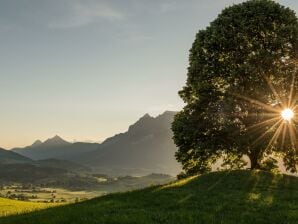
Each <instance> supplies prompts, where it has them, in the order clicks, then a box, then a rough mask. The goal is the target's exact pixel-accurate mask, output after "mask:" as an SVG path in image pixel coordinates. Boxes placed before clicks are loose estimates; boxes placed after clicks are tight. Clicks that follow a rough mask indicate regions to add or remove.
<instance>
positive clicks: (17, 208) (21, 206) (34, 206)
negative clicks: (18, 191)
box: [0, 198, 57, 216]
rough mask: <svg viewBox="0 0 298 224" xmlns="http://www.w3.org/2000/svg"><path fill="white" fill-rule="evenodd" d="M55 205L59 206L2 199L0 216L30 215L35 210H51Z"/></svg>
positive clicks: (0, 200)
mask: <svg viewBox="0 0 298 224" xmlns="http://www.w3.org/2000/svg"><path fill="white" fill-rule="evenodd" d="M54 205H56V206H57V204H51V203H33V202H23V201H15V200H10V199H5V198H0V216H9V215H12V214H21V213H28V212H32V211H35V210H40V209H45V208H49V207H52V206H54Z"/></svg>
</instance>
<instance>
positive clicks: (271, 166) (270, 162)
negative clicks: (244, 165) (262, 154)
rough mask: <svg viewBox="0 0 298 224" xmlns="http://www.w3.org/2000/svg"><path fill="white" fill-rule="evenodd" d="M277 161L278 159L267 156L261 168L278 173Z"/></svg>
mask: <svg viewBox="0 0 298 224" xmlns="http://www.w3.org/2000/svg"><path fill="white" fill-rule="evenodd" d="M277 163H278V162H277V160H276V159H274V158H272V157H269V158H266V159H265V161H263V162H262V165H261V169H262V170H266V171H270V172H275V173H278V165H277Z"/></svg>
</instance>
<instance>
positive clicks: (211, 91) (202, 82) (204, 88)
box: [172, 0, 298, 175]
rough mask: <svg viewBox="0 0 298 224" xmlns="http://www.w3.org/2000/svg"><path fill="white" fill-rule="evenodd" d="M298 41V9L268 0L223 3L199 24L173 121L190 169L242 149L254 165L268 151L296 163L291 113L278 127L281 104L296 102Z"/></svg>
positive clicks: (185, 166) (182, 156) (182, 158)
mask: <svg viewBox="0 0 298 224" xmlns="http://www.w3.org/2000/svg"><path fill="white" fill-rule="evenodd" d="M297 46H298V23H297V18H296V16H295V13H294V12H293V11H292V10H290V9H289V8H285V7H283V6H281V5H279V4H278V3H275V2H273V1H270V0H251V1H247V2H245V3H242V4H239V5H234V6H232V7H229V8H226V9H224V10H223V11H222V13H221V14H220V15H219V16H218V18H217V19H215V20H214V21H213V22H212V23H211V24H210V26H209V27H207V28H206V29H205V30H201V31H199V32H198V34H197V35H196V39H195V41H194V43H193V46H192V48H191V50H190V56H189V68H188V75H187V82H186V86H185V87H184V88H183V90H182V91H180V92H179V94H180V96H181V98H182V99H183V100H184V102H185V103H186V106H185V107H184V109H183V110H182V111H181V112H180V113H178V114H177V115H176V117H175V120H174V122H173V126H172V130H173V132H174V141H175V143H176V145H177V146H178V148H179V150H178V152H177V153H176V158H177V160H178V161H179V162H181V163H182V165H183V169H184V170H185V172H186V173H187V174H189V175H190V174H194V173H201V172H206V171H209V170H210V168H211V164H212V163H214V162H215V161H216V160H217V159H218V158H219V157H221V156H222V155H226V156H231V158H233V157H235V156H236V157H237V158H241V156H242V155H247V156H248V157H249V159H250V163H251V168H252V169H258V168H261V162H262V160H264V158H265V157H266V156H267V155H270V154H272V153H276V154H278V155H279V156H281V157H283V159H284V162H285V165H286V167H287V169H289V170H291V171H296V165H297V162H298V159H297V155H298V153H297V147H296V142H294V141H293V139H296V136H297V133H295V132H293V130H295V127H296V123H295V120H294V121H293V122H291V124H289V123H288V124H283V130H286V131H283V132H286V134H283V138H282V139H280V138H279V136H277V133H278V134H280V132H281V126H280V123H278V122H280V121H279V118H280V111H281V109H282V107H284V105H288V106H291V107H293V108H295V105H296V96H295V91H294V90H296V89H297V82H296V80H297V79H296V78H297V72H296V68H297V66H296V61H297V49H298V48H297ZM277 121H278V122H277ZM290 128H292V129H293V130H292V131H291V134H290V133H289V131H287V130H288V129H290ZM293 133H294V134H293ZM290 135H291V136H290ZM293 135H294V136H293Z"/></svg>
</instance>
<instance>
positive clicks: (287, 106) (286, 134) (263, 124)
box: [232, 75, 298, 150]
mask: <svg viewBox="0 0 298 224" xmlns="http://www.w3.org/2000/svg"><path fill="white" fill-rule="evenodd" d="M264 79H265V80H266V83H267V85H268V87H269V89H270V90H271V91H272V94H273V96H274V98H275V100H276V102H278V103H277V104H274V105H273V104H272V105H269V104H267V103H266V102H262V101H260V100H257V99H253V98H250V97H247V96H243V95H240V94H232V95H234V96H235V97H237V98H239V99H242V100H244V101H246V102H248V103H250V104H253V105H256V106H258V107H260V108H262V110H263V113H262V121H260V122H258V123H256V124H253V125H251V126H250V127H248V128H246V133H247V134H248V133H252V132H256V133H258V132H259V133H261V134H259V136H258V137H257V138H256V139H255V140H254V141H253V142H252V143H251V145H252V146H253V145H255V144H258V143H260V142H261V141H263V140H265V138H268V140H266V141H268V145H267V147H266V150H267V149H270V148H271V147H273V146H276V145H278V147H281V148H284V145H285V142H286V140H289V141H290V144H291V147H294V148H295V149H296V148H297V130H296V127H295V125H296V123H297V118H298V116H297V114H296V113H297V109H298V105H297V104H296V101H297V100H298V99H297V96H296V94H295V93H296V89H295V81H296V78H295V75H293V77H292V80H291V84H290V86H289V91H288V96H287V97H286V98H283V97H281V95H280V94H279V93H278V91H277V90H276V88H274V85H273V84H272V82H271V81H270V79H269V78H268V77H267V76H264ZM248 116H260V114H258V113H256V114H249V115H248ZM263 129H264V130H263Z"/></svg>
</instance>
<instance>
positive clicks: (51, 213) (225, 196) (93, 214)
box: [0, 171, 298, 224]
mask: <svg viewBox="0 0 298 224" xmlns="http://www.w3.org/2000/svg"><path fill="white" fill-rule="evenodd" d="M1 200H2V199H1ZM22 203H25V202H22ZM47 206H48V205H47ZM26 207H28V206H26V205H25V206H24V209H25V208H26ZM15 208H16V207H14V206H13V205H12V207H10V210H14V209H15ZM40 208H42V207H40ZM40 208H38V209H40ZM3 209H5V208H3V207H2V206H1V205H0V210H2V213H1V212H0V214H2V215H3ZM6 209H7V208H6ZM16 211H17V210H16ZM20 211H21V209H19V210H18V211H17V212H20ZM6 215H7V214H6ZM12 223H17V224H62V223H71V224H83V223H86V224H96V223H115V224H116V223H117V224H119V223H127V224H128V223H136V224H140V223H142V224H143V223H144V224H146V223H154V224H155V223H175V224H179V223H181V224H182V223H183V224H187V223H196V224H198V223H235V224H236V223H237V224H238V223H253V224H259V223H278V224H281V223H290V224H291V223H293V224H294V223H298V178H297V177H293V176H287V175H275V174H271V173H267V172H260V171H259V172H257V171H230V172H229V171H224V172H215V173H210V174H206V175H202V176H199V177H192V178H188V179H185V180H180V181H177V182H173V183H172V184H167V185H162V186H155V187H150V188H146V189H143V190H137V191H132V192H127V193H117V194H111V195H107V196H103V197H99V198H95V199H92V200H88V201H84V202H80V203H76V204H69V205H62V206H58V207H54V208H48V209H44V210H40V211H35V212H31V213H28V214H21V215H10V216H7V217H2V218H0V224H12Z"/></svg>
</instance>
